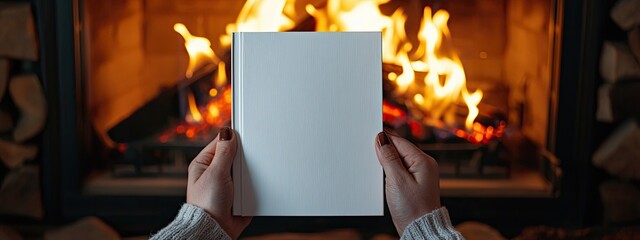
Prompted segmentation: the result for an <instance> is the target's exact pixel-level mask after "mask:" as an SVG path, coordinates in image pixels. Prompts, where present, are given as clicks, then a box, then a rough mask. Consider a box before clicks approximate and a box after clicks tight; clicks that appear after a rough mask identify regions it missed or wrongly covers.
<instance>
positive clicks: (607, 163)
mask: <svg viewBox="0 0 640 240" xmlns="http://www.w3.org/2000/svg"><path fill="white" fill-rule="evenodd" d="M638 149H640V128H638V124H637V123H636V122H635V121H628V122H626V123H625V124H623V125H622V126H621V127H620V128H618V130H617V131H616V132H614V133H613V134H612V135H611V136H610V137H609V138H608V139H607V140H606V141H605V142H604V143H603V144H602V145H601V146H600V147H599V148H598V149H597V150H596V152H595V153H594V154H593V159H592V161H593V164H594V165H596V166H597V167H600V168H602V169H604V170H606V171H607V172H609V173H610V174H612V175H616V176H618V177H621V178H626V179H640V151H638Z"/></svg>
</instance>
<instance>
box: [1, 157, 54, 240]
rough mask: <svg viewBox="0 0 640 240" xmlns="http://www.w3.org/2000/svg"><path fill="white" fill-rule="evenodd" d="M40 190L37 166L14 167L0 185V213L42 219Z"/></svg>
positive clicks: (38, 168) (42, 210)
mask: <svg viewBox="0 0 640 240" xmlns="http://www.w3.org/2000/svg"><path fill="white" fill-rule="evenodd" d="M41 192H42V188H41V187H40V167H39V166H37V165H32V164H30V165H27V166H23V167H20V168H17V169H14V170H13V171H11V172H9V174H7V176H6V178H5V179H4V182H3V183H2V187H0V215H3V216H21V217H28V218H31V219H34V220H42V217H43V216H44V209H43V206H42V194H41ZM0 239H5V238H2V236H0Z"/></svg>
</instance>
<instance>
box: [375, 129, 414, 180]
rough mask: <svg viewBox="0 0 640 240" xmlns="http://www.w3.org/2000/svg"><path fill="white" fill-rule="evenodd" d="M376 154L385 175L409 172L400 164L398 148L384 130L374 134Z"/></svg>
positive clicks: (399, 175) (395, 176)
mask: <svg viewBox="0 0 640 240" xmlns="http://www.w3.org/2000/svg"><path fill="white" fill-rule="evenodd" d="M376 154H377V156H378V161H380V165H382V168H383V169H384V172H385V173H386V174H387V176H389V177H392V178H403V177H405V176H408V174H409V172H407V169H406V168H405V167H404V165H403V164H402V159H401V158H400V154H398V150H397V149H396V147H395V146H394V145H393V143H392V142H391V141H390V139H389V137H388V136H387V134H386V133H385V132H380V133H378V135H377V136H376Z"/></svg>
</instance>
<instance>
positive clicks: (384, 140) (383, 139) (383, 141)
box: [378, 132, 389, 147]
mask: <svg viewBox="0 0 640 240" xmlns="http://www.w3.org/2000/svg"><path fill="white" fill-rule="evenodd" d="M387 144H389V138H388V137H387V134H386V133H384V132H380V133H378V145H380V147H382V146H384V145H387Z"/></svg>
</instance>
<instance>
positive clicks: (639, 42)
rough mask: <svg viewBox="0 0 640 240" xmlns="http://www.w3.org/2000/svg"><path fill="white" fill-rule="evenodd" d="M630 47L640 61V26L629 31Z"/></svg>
mask: <svg viewBox="0 0 640 240" xmlns="http://www.w3.org/2000/svg"><path fill="white" fill-rule="evenodd" d="M639 14H640V13H639ZM628 38H629V48H631V52H632V53H633V55H634V56H635V57H636V60H637V61H638V62H640V26H638V27H635V28H634V29H633V30H631V31H630V32H629V36H628Z"/></svg>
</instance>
